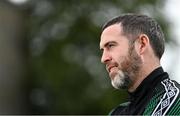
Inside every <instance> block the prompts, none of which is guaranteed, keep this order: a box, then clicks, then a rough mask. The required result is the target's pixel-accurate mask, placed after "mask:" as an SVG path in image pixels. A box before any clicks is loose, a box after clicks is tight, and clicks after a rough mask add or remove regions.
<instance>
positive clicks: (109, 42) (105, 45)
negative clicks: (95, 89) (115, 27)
mask: <svg viewBox="0 0 180 116" xmlns="http://www.w3.org/2000/svg"><path fill="white" fill-rule="evenodd" d="M109 44H116V42H115V41H108V42H106V43H105V44H104V45H103V46H102V47H101V48H100V50H103V48H105V47H107V46H108V45H109Z"/></svg>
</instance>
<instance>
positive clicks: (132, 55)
mask: <svg viewBox="0 0 180 116" xmlns="http://www.w3.org/2000/svg"><path fill="white" fill-rule="evenodd" d="M123 59H124V60H123V62H121V63H120V65H121V67H122V68H121V69H118V71H117V74H116V75H115V76H114V78H112V79H111V84H112V86H113V87H114V88H115V89H127V88H128V87H129V86H130V85H131V83H132V82H133V79H135V78H136V77H137V76H138V74H139V72H140V68H141V65H142V60H141V58H140V56H139V55H138V54H137V52H136V51H135V49H134V45H132V46H130V47H129V52H128V56H124V58H123Z"/></svg>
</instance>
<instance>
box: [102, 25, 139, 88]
mask: <svg viewBox="0 0 180 116" xmlns="http://www.w3.org/2000/svg"><path fill="white" fill-rule="evenodd" d="M100 49H101V50H102V52H103V53H102V58H101V62H102V63H104V64H105V65H106V70H107V71H108V73H109V76H110V78H111V83H112V85H113V87H115V88H117V89H120V88H128V87H129V86H130V84H131V83H133V81H134V79H135V77H136V76H137V74H138V73H139V69H140V67H141V64H142V61H141V58H140V56H138V54H137V52H136V50H135V49H134V44H132V45H130V43H129V40H128V39H127V37H126V36H124V35H123V34H122V28H121V27H120V25H119V24H114V25H112V26H109V27H107V28H106V29H105V30H104V31H103V32H102V34H101V41H100Z"/></svg>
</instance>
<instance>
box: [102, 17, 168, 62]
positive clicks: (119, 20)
mask: <svg viewBox="0 0 180 116" xmlns="http://www.w3.org/2000/svg"><path fill="white" fill-rule="evenodd" d="M114 24H120V25H121V26H122V31H123V34H124V35H125V36H127V37H129V36H130V37H134V38H136V37H137V36H138V35H140V34H146V35H147V36H148V37H149V41H150V45H151V46H152V49H153V51H154V54H155V56H157V57H158V58H159V59H161V57H162V55H163V53H164V49H165V45H164V44H165V40H164V33H163V32H162V29H161V27H160V25H159V24H158V23H157V22H156V21H155V20H154V19H152V18H150V17H148V16H146V15H138V14H125V15H121V16H118V17H115V18H113V19H111V20H110V21H108V22H107V23H105V25H104V26H103V27H102V31H103V30H104V29H106V28H107V27H109V26H111V25H114Z"/></svg>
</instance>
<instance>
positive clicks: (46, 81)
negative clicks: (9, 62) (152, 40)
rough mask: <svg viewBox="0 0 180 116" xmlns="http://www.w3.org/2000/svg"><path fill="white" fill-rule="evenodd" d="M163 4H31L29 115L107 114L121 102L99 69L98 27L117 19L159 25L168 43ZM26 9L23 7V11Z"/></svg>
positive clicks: (153, 0)
mask: <svg viewBox="0 0 180 116" xmlns="http://www.w3.org/2000/svg"><path fill="white" fill-rule="evenodd" d="M163 3H164V1H163V0H31V1H29V2H28V5H27V6H28V11H27V12H28V13H29V19H27V20H28V21H29V23H28V26H29V35H28V38H29V40H28V41H29V53H30V55H29V63H30V69H31V72H30V74H29V77H30V79H31V81H30V84H29V96H30V103H31V105H32V113H33V114H108V113H109V111H110V110H111V109H112V108H114V107H115V106H117V105H118V104H120V103H122V102H124V101H126V99H127V93H126V91H122V90H121V91H118V90H115V89H113V87H111V84H110V80H109V77H108V75H107V73H106V71H105V68H104V66H103V65H102V64H101V63H100V55H101V54H100V52H99V40H100V34H101V26H102V25H103V24H104V23H105V22H106V21H107V20H109V19H110V18H112V17H114V16H117V15H120V14H122V13H128V12H131V13H143V14H147V15H150V16H152V17H154V18H155V19H157V20H158V22H159V23H160V24H161V26H162V27H163V31H164V33H165V34H166V38H169V37H168V31H169V30H168V28H167V26H168V22H167V21H166V19H165V18H164V15H163V14H162V12H161V11H162V9H160V8H162V7H161V6H163ZM27 6H25V7H27Z"/></svg>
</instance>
